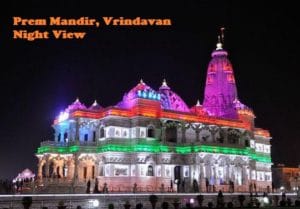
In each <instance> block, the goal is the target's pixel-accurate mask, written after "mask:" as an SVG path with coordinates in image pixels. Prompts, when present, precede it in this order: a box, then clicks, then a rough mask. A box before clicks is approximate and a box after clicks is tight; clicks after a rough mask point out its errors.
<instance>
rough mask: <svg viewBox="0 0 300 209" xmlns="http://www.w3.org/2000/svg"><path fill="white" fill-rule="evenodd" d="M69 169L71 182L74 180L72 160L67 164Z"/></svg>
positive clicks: (68, 174) (68, 175) (68, 176)
mask: <svg viewBox="0 0 300 209" xmlns="http://www.w3.org/2000/svg"><path fill="white" fill-rule="evenodd" d="M67 168H68V173H67V178H68V179H69V180H72V178H73V176H74V168H75V167H74V163H73V162H72V160H71V159H69V160H68V162H67Z"/></svg>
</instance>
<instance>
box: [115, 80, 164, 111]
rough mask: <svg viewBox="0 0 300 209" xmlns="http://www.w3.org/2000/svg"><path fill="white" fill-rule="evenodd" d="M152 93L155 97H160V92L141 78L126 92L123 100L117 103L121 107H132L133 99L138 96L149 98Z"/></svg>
mask: <svg viewBox="0 0 300 209" xmlns="http://www.w3.org/2000/svg"><path fill="white" fill-rule="evenodd" d="M150 95H153V97H154V96H155V98H156V97H159V98H160V96H159V95H158V93H157V92H156V91H154V90H153V89H152V88H151V87H150V86H148V85H147V84H145V83H144V81H143V80H141V81H140V82H139V83H138V84H137V85H136V86H135V87H133V88H132V89H131V90H130V91H129V92H128V93H125V94H124V96H123V99H122V101H121V102H119V103H118V104H117V106H118V107H121V108H130V107H132V105H133V99H136V98H149V96H150Z"/></svg>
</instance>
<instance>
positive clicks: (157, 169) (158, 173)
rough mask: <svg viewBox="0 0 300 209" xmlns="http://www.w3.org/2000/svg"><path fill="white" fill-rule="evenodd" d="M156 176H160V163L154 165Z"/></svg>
mask: <svg viewBox="0 0 300 209" xmlns="http://www.w3.org/2000/svg"><path fill="white" fill-rule="evenodd" d="M156 176H161V166H160V165H157V166H156Z"/></svg>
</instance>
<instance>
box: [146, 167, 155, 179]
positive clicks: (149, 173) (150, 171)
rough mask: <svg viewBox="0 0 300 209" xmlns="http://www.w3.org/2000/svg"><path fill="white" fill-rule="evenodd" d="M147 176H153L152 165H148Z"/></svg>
mask: <svg viewBox="0 0 300 209" xmlns="http://www.w3.org/2000/svg"><path fill="white" fill-rule="evenodd" d="M147 176H154V172H153V166H152V165H149V166H148V170H147Z"/></svg>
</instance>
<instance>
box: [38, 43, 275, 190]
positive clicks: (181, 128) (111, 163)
mask: <svg viewBox="0 0 300 209" xmlns="http://www.w3.org/2000/svg"><path fill="white" fill-rule="evenodd" d="M195 93H196V94H198V93H199V92H195ZM254 118H255V115H254V113H253V111H252V110H251V109H250V108H249V107H247V106H246V105H244V104H242V102H241V101H240V100H239V98H238V94H237V87H236V83H235V78H234V73H233V67H232V65H231V63H230V61H229V59H228V53H227V51H225V50H224V49H223V46H222V43H221V42H218V44H217V48H216V49H215V50H214V51H213V52H212V59H211V61H210V63H209V65H208V69H207V77H206V86H205V92H204V101H203V105H201V104H200V102H199V101H198V102H197V104H196V105H194V106H193V107H189V106H188V105H187V104H186V103H185V102H184V101H183V100H182V99H181V97H180V96H179V95H178V94H176V93H175V92H174V91H173V90H172V89H171V87H169V86H168V84H167V82H166V81H165V80H164V81H163V82H162V85H161V86H160V87H159V89H157V90H155V89H153V88H151V87H150V86H149V85H147V84H146V83H145V82H144V81H142V80H141V81H140V82H139V83H138V84H137V85H136V86H135V87H133V88H132V89H131V90H130V91H128V92H127V93H125V94H124V96H123V99H122V100H121V101H120V102H118V103H117V104H116V105H113V106H109V107H102V106H100V105H99V104H98V103H97V102H96V101H95V102H94V103H93V104H92V105H91V106H90V107H87V106H85V105H84V104H83V103H81V102H80V101H79V99H77V100H76V101H75V102H74V103H73V104H71V105H70V106H68V107H67V108H66V109H65V110H64V111H62V112H61V113H60V114H59V115H58V116H57V118H56V119H55V120H54V123H53V128H54V130H55V136H54V140H51V141H43V142H41V146H40V147H39V148H38V150H37V153H36V156H37V158H38V160H39V162H38V174H37V176H38V179H39V182H40V184H39V188H40V190H41V191H46V190H47V188H48V190H47V191H50V190H49V188H51V186H53V188H55V189H56V190H57V188H58V187H59V188H62V189H63V188H69V189H72V191H73V192H82V191H85V190H84V188H85V187H86V185H87V182H91V185H93V186H91V187H92V188H91V191H92V190H93V188H95V190H97V191H98V190H99V191H109V192H132V191H135V192H198V191H201V192H213V191H219V190H222V191H224V192H248V191H249V190H250V191H251V190H253V192H254V191H261V192H262V191H266V192H267V191H269V190H270V187H271V182H272V173H271V165H272V161H271V156H270V154H271V145H270V139H271V137H270V134H269V132H268V131H267V130H264V129H261V128H257V127H255V124H254Z"/></svg>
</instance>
